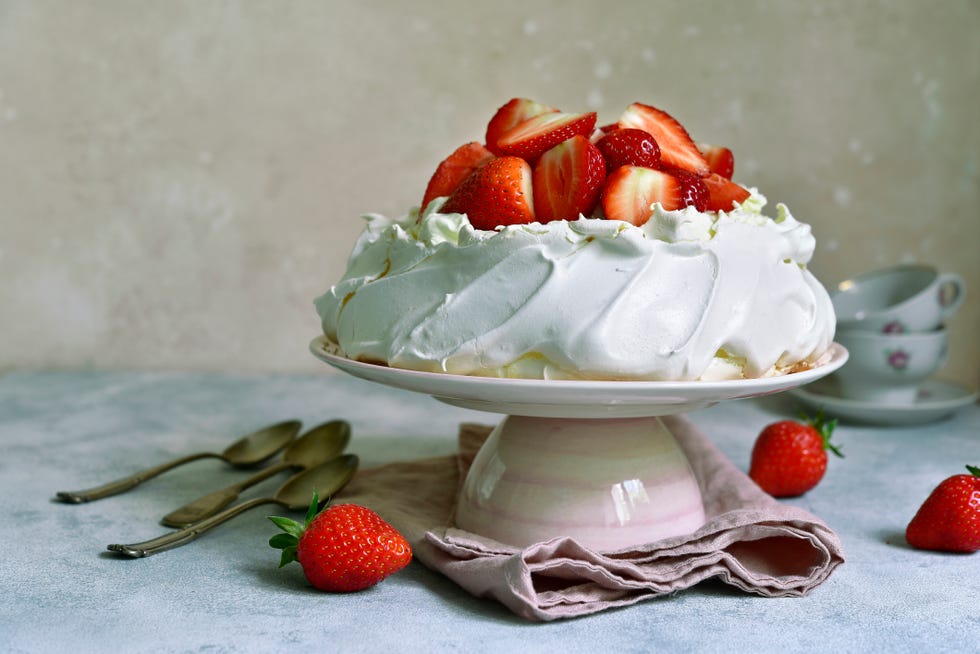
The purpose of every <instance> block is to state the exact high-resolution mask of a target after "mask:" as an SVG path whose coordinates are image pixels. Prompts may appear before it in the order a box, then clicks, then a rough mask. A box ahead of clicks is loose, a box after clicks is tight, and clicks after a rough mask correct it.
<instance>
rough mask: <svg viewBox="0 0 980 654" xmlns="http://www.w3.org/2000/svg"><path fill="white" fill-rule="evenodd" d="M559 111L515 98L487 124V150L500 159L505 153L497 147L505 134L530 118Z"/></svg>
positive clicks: (538, 103) (524, 99) (525, 99)
mask: <svg viewBox="0 0 980 654" xmlns="http://www.w3.org/2000/svg"><path fill="white" fill-rule="evenodd" d="M557 111H558V110H557V109H555V108H554V107H549V106H548V105H546V104H541V103H540V102H535V101H534V100H528V99H527V98H514V99H513V100H511V101H510V102H508V103H507V104H505V105H504V106H502V107H501V108H500V109H497V113H495V114H494V115H493V118H491V119H490V122H489V123H488V124H487V134H486V144H487V149H488V150H490V152H492V153H493V154H495V155H497V156H498V157H499V156H500V155H502V154H504V152H503V151H502V150H501V149H500V148H498V147H497V141H499V140H500V137H501V136H503V134H504V132H506V131H507V130H509V129H511V128H513V127H516V126H517V125H519V124H521V123H523V122H524V121H525V120H528V119H529V118H534V117H535V116H540V115H541V114H549V113H556V112H557Z"/></svg>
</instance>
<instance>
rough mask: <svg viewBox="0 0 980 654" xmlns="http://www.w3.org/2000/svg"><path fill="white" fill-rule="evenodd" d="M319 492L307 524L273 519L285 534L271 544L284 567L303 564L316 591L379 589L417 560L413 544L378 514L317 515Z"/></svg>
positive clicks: (332, 510)
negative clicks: (377, 587) (385, 581)
mask: <svg viewBox="0 0 980 654" xmlns="http://www.w3.org/2000/svg"><path fill="white" fill-rule="evenodd" d="M317 506H318V498H317V496H316V493H314V495H313V501H312V503H311V504H310V509H309V511H308V512H307V514H306V522H305V523H299V522H296V521H295V520H291V519H289V518H281V517H278V516H270V517H269V519H270V520H272V522H273V523H275V525H276V526H277V527H279V528H280V529H282V530H283V531H284V532H285V533H282V534H276V535H275V536H273V537H272V538H271V539H269V545H271V546H272V547H274V548H276V549H281V550H282V558H281V560H280V562H279V567H280V568H281V567H282V566H284V565H286V564H288V563H291V562H293V561H299V564H300V565H301V566H303V574H304V575H305V576H306V579H307V581H309V582H310V584H312V585H313V586H314V587H315V588H318V589H320V590H325V591H331V592H341V593H344V592H351V591H355V590H363V589H365V588H369V587H370V586H374V585H375V584H377V583H378V582H380V581H381V580H383V579H384V578H386V577H388V576H390V575H392V574H394V573H396V572H398V571H399V570H401V569H402V568H404V567H405V566H406V565H408V564H409V562H410V561H411V560H412V548H411V547H410V546H409V544H408V541H406V540H405V538H404V537H403V536H402V535H401V534H400V533H398V531H396V530H395V528H394V527H392V526H391V525H389V524H388V523H387V522H385V521H384V520H383V519H382V518H381V516H379V515H378V514H377V513H375V512H374V511H372V510H370V509H368V508H365V507H363V506H358V505H356V504H336V505H332V506H327V507H326V508H324V509H323V510H322V511H320V512H319V513H317Z"/></svg>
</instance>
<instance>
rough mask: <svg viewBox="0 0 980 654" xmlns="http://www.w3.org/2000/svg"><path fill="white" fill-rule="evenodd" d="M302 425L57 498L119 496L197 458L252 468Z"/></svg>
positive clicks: (275, 428) (273, 428)
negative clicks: (219, 460)
mask: <svg viewBox="0 0 980 654" xmlns="http://www.w3.org/2000/svg"><path fill="white" fill-rule="evenodd" d="M302 426H303V425H302V423H301V422H300V421H299V420H287V421H286V422H280V423H278V424H275V425H270V426H268V427H264V428H262V429H259V430H258V431H254V432H252V433H251V434H248V435H246V436H243V437H242V438H240V439H238V440H237V441H235V442H234V443H232V444H231V445H229V446H228V447H227V448H225V450H224V451H223V452H221V453H220V454H218V453H216V452H200V453H198V454H191V455H190V456H185V457H182V458H179V459H174V460H173V461H169V462H167V463H163V464H161V465H158V466H154V467H152V468H147V469H146V470H141V471H139V472H137V473H136V474H133V475H130V476H129V477H124V478H122V479H117V480H116V481H111V482H109V483H108V484H103V485H102V486H96V487H95V488H88V489H85V490H79V491H58V493H57V494H56V495H55V499H57V500H59V501H61V502H68V503H70V504H81V503H82V502H91V501H93V500H100V499H102V498H103V497H109V496H110V495H118V494H119V493H122V492H123V491H128V490H129V489H131V488H135V487H136V486H139V485H140V484H142V483H143V482H144V481H146V480H148V479H152V478H153V477H156V476H157V475H159V474H161V473H163V472H166V471H167V470H171V469H173V468H176V467H177V466H182V465H184V464H185V463H190V462H191V461H196V460H198V459H207V458H214V459H221V460H222V461H224V462H226V463H228V464H230V465H233V466H235V467H236V468H249V467H252V466H255V465H258V464H260V463H262V462H263V461H265V460H266V459H268V458H269V457H271V456H272V455H274V454H275V453H276V452H278V451H279V450H281V449H282V448H284V447H286V445H287V444H288V443H289V442H290V441H291V440H293V438H295V437H296V434H298V433H299V430H300V428H301V427H302Z"/></svg>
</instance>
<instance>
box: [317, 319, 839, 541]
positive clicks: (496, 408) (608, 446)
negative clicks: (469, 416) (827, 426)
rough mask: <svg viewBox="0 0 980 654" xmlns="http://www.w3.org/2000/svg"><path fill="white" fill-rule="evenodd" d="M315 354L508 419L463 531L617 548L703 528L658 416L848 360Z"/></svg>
mask: <svg viewBox="0 0 980 654" xmlns="http://www.w3.org/2000/svg"><path fill="white" fill-rule="evenodd" d="M310 351H311V352H312V353H313V354H314V355H315V356H316V357H317V358H319V359H321V360H322V361H324V362H326V363H328V364H330V365H331V366H334V367H336V368H338V369H340V370H342V371H344V372H346V373H348V374H351V375H354V376H355V377H360V378H362V379H366V380H368V381H372V382H377V383H381V384H385V385H388V386H392V387H395V388H401V389H405V390H409V391H415V392H418V393H425V394H428V395H432V396H433V397H435V398H436V399H438V400H440V401H442V402H446V403H448V404H452V405H454V406H459V407H463V408H467V409H476V410H478V411H489V412H492V413H502V414H506V418H504V420H502V421H501V422H500V423H499V424H498V425H497V427H496V428H495V429H494V430H493V432H492V433H491V434H490V436H489V437H488V438H487V440H486V442H485V443H484V445H483V447H482V448H481V449H480V451H479V452H478V453H477V455H476V458H475V459H474V461H473V464H472V466H471V467H470V471H469V473H468V474H467V477H466V480H465V482H464V484H463V488H462V491H461V492H460V497H459V502H458V504H457V509H456V524H457V526H459V527H460V528H461V529H465V530H467V531H471V532H474V533H477V534H481V535H483V536H487V537H489V538H493V539H495V540H498V541H500V542H502V543H507V544H510V545H514V546H518V547H523V546H527V545H530V544H532V543H536V542H541V541H545V540H549V539H552V538H558V537H562V536H570V537H573V538H575V539H576V540H578V541H579V542H580V543H582V544H583V545H585V546H586V547H590V548H593V549H595V550H597V551H615V550H620V549H625V548H628V547H630V546H633V545H637V544H642V543H648V542H653V541H655V540H659V539H661V538H667V537H669V536H676V535H682V534H688V533H691V532H693V531H695V530H697V529H698V528H699V527H700V526H701V525H702V524H703V523H704V509H703V505H702V502H701V493H700V490H699V487H698V484H697V480H696V479H695V477H694V475H693V473H692V472H691V468H690V464H689V463H688V461H687V458H686V457H685V455H684V453H683V451H682V450H681V449H680V447H679V446H678V445H677V442H676V440H675V439H674V437H673V435H672V434H671V433H670V431H669V430H668V429H667V428H666V427H665V426H664V424H663V422H662V421H661V420H660V418H659V416H664V415H671V414H675V413H684V412H688V411H693V410H695V409H700V408H704V407H708V406H711V405H713V404H716V403H718V402H721V401H724V400H734V399H741V398H749V397H757V396H761V395H769V394H772V393H779V392H782V391H786V390H789V389H791V388H796V387H798V386H801V385H803V384H808V383H810V382H812V381H815V380H817V379H820V378H821V377H824V376H825V375H828V374H830V373H832V372H833V371H835V370H837V369H838V368H840V367H841V366H842V365H844V363H845V362H846V361H847V350H845V349H844V348H843V347H842V346H840V345H838V344H836V343H835V344H834V345H833V346H832V348H831V351H830V353H829V354H830V356H829V358H828V359H827V360H826V361H825V362H823V363H822V365H820V366H818V367H816V368H813V369H810V370H804V371H801V372H795V373H792V374H788V375H781V376H778V377H766V378H763V379H746V380H728V381H717V382H702V381H686V382H655V381H649V382H648V381H586V380H538V379H500V378H493V377H473V376H464V375H450V374H441V373H431V372H420V371H415V370H402V369H398V368H389V367H387V366H381V365H376V364H371V363H364V362H360V361H353V360H351V359H348V358H346V357H344V356H343V354H342V353H341V352H340V350H339V349H338V348H337V346H336V344H334V343H332V342H331V341H329V340H328V339H327V338H325V337H322V336H321V337H319V338H316V339H314V340H313V341H312V342H311V343H310Z"/></svg>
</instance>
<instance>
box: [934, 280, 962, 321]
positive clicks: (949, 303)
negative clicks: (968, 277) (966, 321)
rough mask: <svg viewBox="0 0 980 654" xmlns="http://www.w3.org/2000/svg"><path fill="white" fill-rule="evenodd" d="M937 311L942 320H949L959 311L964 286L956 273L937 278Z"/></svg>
mask: <svg viewBox="0 0 980 654" xmlns="http://www.w3.org/2000/svg"><path fill="white" fill-rule="evenodd" d="M938 288H939V291H938V293H939V297H938V300H939V310H940V312H941V313H942V316H943V320H946V319H948V318H950V317H951V316H952V315H953V314H954V313H956V312H957V310H959V308H960V306H961V305H962V304H963V300H964V298H965V296H966V284H964V283H963V278H962V277H960V276H959V275H957V274H956V273H943V274H942V275H940V276H939V286H938Z"/></svg>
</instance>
